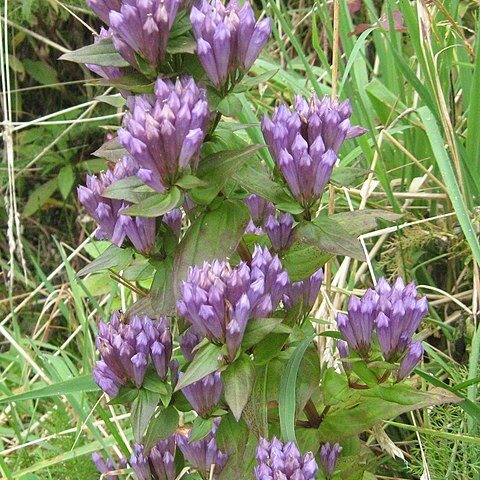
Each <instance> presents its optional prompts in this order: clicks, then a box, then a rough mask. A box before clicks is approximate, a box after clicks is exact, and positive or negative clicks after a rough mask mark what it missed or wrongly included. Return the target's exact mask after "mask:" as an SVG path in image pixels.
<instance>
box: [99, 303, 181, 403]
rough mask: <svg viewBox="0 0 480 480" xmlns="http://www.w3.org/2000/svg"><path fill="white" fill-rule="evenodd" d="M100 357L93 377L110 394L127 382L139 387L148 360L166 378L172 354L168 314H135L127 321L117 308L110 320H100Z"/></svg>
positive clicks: (115, 392)
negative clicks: (158, 316) (140, 315)
mask: <svg viewBox="0 0 480 480" xmlns="http://www.w3.org/2000/svg"><path fill="white" fill-rule="evenodd" d="M95 343H96V345H97V349H98V351H99V352H100V357H101V360H100V361H98V362H97V364H96V367H95V369H94V370H93V379H94V380H95V382H96V383H97V385H98V386H99V387H100V388H101V389H102V390H103V391H104V392H105V393H107V394H108V395H109V396H110V397H115V396H116V395H117V394H118V391H119V389H120V387H121V386H123V385H126V384H128V383H132V384H134V385H135V386H136V387H138V388H140V387H141V386H142V383H143V379H144V377H145V373H146V372H147V367H148V365H149V363H150V362H149V361H151V364H153V367H154V369H155V371H156V372H157V374H158V376H159V377H160V378H161V379H162V380H165V379H166V377H167V373H168V367H169V363H170V358H171V356H172V335H171V333H170V331H169V330H168V321H167V319H166V317H161V319H160V320H159V321H153V320H151V319H150V318H148V317H146V316H145V317H143V318H140V317H137V316H134V317H133V318H132V319H131V321H130V323H124V318H123V317H122V315H121V313H120V312H114V313H113V315H112V316H111V318H110V323H108V324H106V323H104V322H100V324H99V326H98V336H97V339H96V342H95Z"/></svg>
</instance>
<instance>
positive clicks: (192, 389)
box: [180, 372, 223, 417]
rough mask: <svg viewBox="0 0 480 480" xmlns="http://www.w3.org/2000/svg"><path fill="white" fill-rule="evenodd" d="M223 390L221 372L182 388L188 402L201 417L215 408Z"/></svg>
mask: <svg viewBox="0 0 480 480" xmlns="http://www.w3.org/2000/svg"><path fill="white" fill-rule="evenodd" d="M180 378H181V377H180ZM222 391H223V384H222V380H221V379H220V373H219V372H215V373H211V374H210V375H207V376H206V377H204V378H202V379H201V380H199V381H198V382H194V383H192V384H190V385H188V387H184V388H182V393H183V394H184V395H185V398H186V399H187V400H188V403H190V405H191V406H192V407H193V409H194V410H195V411H196V412H197V413H198V415H200V416H201V417H205V416H207V415H209V414H210V413H212V412H213V411H214V410H215V408H216V407H217V405H218V402H219V401H220V397H221V396H222Z"/></svg>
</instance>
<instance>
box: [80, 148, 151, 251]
mask: <svg viewBox="0 0 480 480" xmlns="http://www.w3.org/2000/svg"><path fill="white" fill-rule="evenodd" d="M137 172H138V165H137V164H136V162H135V161H134V160H133V159H132V158H131V157H128V156H125V157H123V158H122V159H121V160H120V161H119V162H118V163H116V164H115V166H114V167H113V169H109V170H107V171H106V172H104V173H103V172H102V173H100V174H99V175H98V176H96V175H87V179H86V186H83V185H81V186H79V187H78V199H79V200H80V203H81V204H82V205H83V206H84V207H85V209H86V210H87V212H88V214H89V215H90V216H91V217H92V218H93V219H94V220H95V221H96V222H97V224H98V225H99V228H98V230H97V232H96V237H97V238H98V239H101V240H105V239H109V240H111V241H112V243H114V244H115V245H117V246H119V247H120V246H121V245H122V244H123V241H124V240H125V236H127V237H128V239H129V240H130V241H131V242H132V243H133V245H134V247H135V248H136V249H137V250H138V251H139V252H140V253H142V255H148V254H149V253H150V252H151V251H152V250H153V248H154V246H155V219H154V218H144V217H130V216H128V215H122V214H121V213H122V210H123V209H124V208H126V207H128V206H129V205H130V204H129V203H128V202H125V201H124V200H112V199H110V198H106V197H104V196H103V192H104V191H105V189H106V188H107V187H108V186H110V185H112V184H113V183H115V182H118V181H119V180H121V179H123V178H126V177H131V176H134V175H136V174H137Z"/></svg>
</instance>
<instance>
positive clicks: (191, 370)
mask: <svg viewBox="0 0 480 480" xmlns="http://www.w3.org/2000/svg"><path fill="white" fill-rule="evenodd" d="M223 365H224V362H223V357H222V348H221V347H219V346H218V345H214V344H213V343H208V344H207V345H205V347H203V348H201V349H200V350H199V351H198V352H197V354H196V355H195V357H194V359H193V360H192V361H191V363H190V365H189V366H188V367H187V370H186V371H185V373H184V374H183V376H182V378H181V379H180V380H179V381H178V383H177V386H176V387H175V391H176V392H177V391H178V390H180V389H182V388H184V387H188V385H191V384H192V383H194V382H198V380H201V379H202V378H204V377H206V376H207V375H208V374H210V373H213V372H216V371H217V370H219V369H220V368H221V367H222V366H223Z"/></svg>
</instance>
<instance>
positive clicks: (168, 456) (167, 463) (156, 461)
mask: <svg viewBox="0 0 480 480" xmlns="http://www.w3.org/2000/svg"><path fill="white" fill-rule="evenodd" d="M130 465H131V466H132V468H133V470H134V472H135V474H136V475H137V477H138V479H139V480H153V479H154V480H175V478H176V473H175V470H176V469H175V435H171V436H170V437H169V438H168V439H167V440H161V441H159V442H157V443H156V444H155V445H154V446H153V447H152V449H151V450H150V452H149V453H148V455H146V454H145V448H144V446H143V445H139V444H137V443H136V444H135V445H134V446H133V453H132V455H131V457H130Z"/></svg>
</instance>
